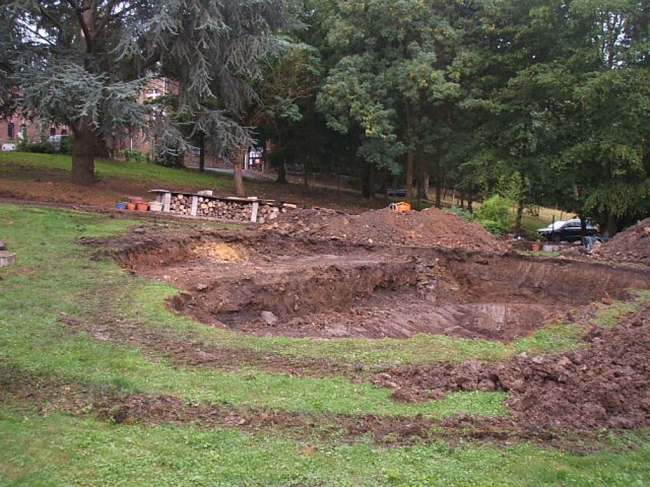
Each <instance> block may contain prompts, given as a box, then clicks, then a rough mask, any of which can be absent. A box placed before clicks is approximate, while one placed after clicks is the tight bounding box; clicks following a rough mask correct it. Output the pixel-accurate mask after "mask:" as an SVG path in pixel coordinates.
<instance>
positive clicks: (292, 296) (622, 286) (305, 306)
mask: <svg viewBox="0 0 650 487" xmlns="http://www.w3.org/2000/svg"><path fill="white" fill-rule="evenodd" d="M370 213H373V214H375V215H373V216H372V218H375V219H376V218H377V216H380V215H381V214H382V211H377V212H370ZM391 213H392V212H388V211H386V214H387V216H386V218H387V219H388V223H385V224H384V228H385V232H384V236H383V237H382V238H384V240H383V242H384V243H383V244H377V243H375V242H374V238H373V237H372V236H376V234H377V228H378V227H373V228H370V229H369V230H368V232H367V233H366V234H365V235H362V234H361V233H357V234H355V235H357V236H356V237H355V238H354V240H355V241H353V242H348V241H344V240H343V239H342V238H340V234H339V231H338V230H336V231H335V232H334V233H333V234H332V233H329V232H326V231H325V229H323V228H321V229H320V231H319V232H320V233H319V234H318V235H311V236H305V235H302V236H296V235H288V234H286V233H285V232H283V231H277V230H275V229H266V230H264V229H251V230H247V231H241V232H237V231H231V232H224V231H217V230H210V229H203V230H193V231H183V232H175V231H163V232H159V231H158V230H156V229H155V228H140V229H139V232H140V233H138V234H133V235H131V236H130V237H128V238H127V239H126V240H124V241H122V242H111V243H110V244H109V245H110V246H111V247H113V248H116V247H117V248H120V249H121V250H120V251H119V252H117V254H116V258H117V259H118V261H119V262H120V263H121V264H122V265H123V266H125V267H127V268H129V269H131V270H133V271H134V272H136V273H138V274H139V275H142V276H144V277H147V278H151V279H158V280H162V281H166V282H170V283H173V284H174V285H175V286H177V287H179V288H180V289H182V290H183V292H182V293H181V294H179V295H178V296H176V297H175V298H174V299H173V300H172V301H171V303H170V305H171V306H172V307H173V308H174V309H175V310H177V311H182V312H184V313H187V314H188V315H190V316H192V317H194V318H195V319H197V320H199V321H202V322H204V323H207V324H210V325H212V326H218V327H224V328H230V329H232V330H236V331H239V332H244V333H252V334H256V335H287V336H293V337H314V338H316V337H318V338H345V337H364V338H383V337H391V338H410V337H412V336H414V335H415V334H418V333H436V334H445V335H449V336H455V337H463V338H485V339H492V340H502V341H509V340H513V339H515V338H517V337H521V336H526V335H529V334H530V333H532V332H533V331H535V330H536V329H538V328H540V327H541V326H543V325H544V324H545V323H548V322H549V321H550V320H553V319H558V318H561V317H565V316H566V315H567V314H570V313H574V310H575V309H576V308H579V307H581V306H584V305H587V304H589V303H591V302H593V301H598V300H601V299H603V298H607V299H611V298H623V297H625V295H626V289H628V288H629V287H638V288H646V287H648V276H647V273H645V272H643V271H642V270H634V269H619V268H616V267H615V266H610V265H607V264H598V263H593V262H586V261H572V260H569V259H563V258H535V257H531V256H527V255H519V254H517V253H515V252H494V251H486V250H468V249H463V248H446V247H443V246H439V245H435V244H434V245H432V246H424V245H419V246H413V245H404V244H402V243H401V239H402V235H403V232H402V231H401V230H400V228H401V227H400V226H397V229H396V228H395V225H392V224H391V223H390V221H391V220H392V219H393V218H394V216H393V215H392V214H391ZM438 213H439V214H441V215H442V218H443V220H444V219H446V218H452V219H457V220H459V221H461V222H462V220H460V219H458V218H457V217H456V216H454V215H448V214H444V212H434V213H432V214H433V215H435V214H438ZM328 218H329V217H328ZM341 218H347V217H341ZM398 218H402V217H398ZM414 218H416V217H414ZM334 219H337V218H334ZM362 221H363V220H362ZM462 223H463V224H467V225H472V224H468V223H466V222H462ZM336 225H337V228H338V226H339V225H341V223H340V222H339V223H337V224H336ZM431 226H432V227H433V230H431V229H429V230H428V231H429V232H430V233H433V232H437V233H438V235H439V239H446V238H459V237H458V236H455V234H453V233H452V232H451V231H449V230H446V231H445V230H444V229H445V226H444V225H440V226H436V225H435V222H432V224H431ZM328 228H330V227H328ZM356 228H357V230H359V229H361V228H365V227H361V226H357V227H356ZM427 228H428V227H427ZM474 231H475V233H476V234H477V235H480V232H482V231H483V230H482V229H480V230H474ZM450 234H451V235H452V236H451V237H448V236H449V235H450ZM350 235H353V234H350ZM368 235H371V236H368ZM391 235H398V237H393V241H392V242H391V237H390V236H391ZM489 238H491V239H492V241H490V240H489V239H488V238H487V237H486V239H485V242H484V243H483V244H481V247H483V249H486V248H492V247H496V248H497V249H499V248H500V245H502V244H501V242H499V241H498V240H497V239H495V238H494V237H491V236H490V237H489ZM369 240H372V243H370V242H369ZM476 241H479V240H478V239H477V240H476ZM362 242H365V243H362ZM420 243H421V244H423V243H424V241H421V242H420Z"/></svg>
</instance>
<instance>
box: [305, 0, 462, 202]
mask: <svg viewBox="0 0 650 487" xmlns="http://www.w3.org/2000/svg"><path fill="white" fill-rule="evenodd" d="M440 5H441V3H440V2H436V1H432V0H429V1H418V0H399V1H389V0H369V1H362V0H355V1H345V2H344V1H338V2H336V1H335V2H334V5H333V15H332V16H331V18H330V19H329V34H328V42H329V45H330V46H331V48H332V49H333V50H334V51H335V52H336V53H337V55H338V57H339V59H340V60H339V61H338V62H337V64H336V65H335V66H334V68H333V69H332V70H331V71H330V73H329V76H328V77H327V80H326V82H325V83H324V85H323V87H322V89H321V92H320V94H319V99H318V104H319V107H320V109H321V110H322V111H323V113H324V114H325V115H326V117H327V119H328V123H329V125H330V126H331V127H332V128H333V129H335V130H338V131H339V132H341V133H346V132H348V131H350V130H358V131H359V133H360V136H361V140H360V141H359V150H358V157H359V159H360V160H361V161H362V162H363V163H365V164H366V165H368V166H369V167H371V168H373V167H374V168H378V169H384V170H388V171H390V172H392V173H398V172H400V171H401V170H402V168H403V167H405V169H406V179H407V185H406V188H407V200H411V199H412V196H413V195H412V186H411V181H412V179H413V178H414V176H415V173H414V164H415V153H416V151H419V150H420V151H421V150H422V146H421V144H420V143H419V141H420V140H421V137H422V133H423V130H426V127H427V126H428V125H429V124H430V120H431V116H432V115H431V114H432V112H433V113H435V112H436V108H435V105H436V103H437V102H439V101H440V100H446V99H453V98H454V97H455V96H457V90H458V85H457V83H455V82H454V81H453V80H451V79H450V78H449V73H448V67H449V65H450V64H451V59H450V58H448V57H445V56H442V53H443V52H444V49H442V47H441V46H443V45H444V43H445V42H448V40H449V39H451V38H453V37H454V35H455V33H454V31H453V29H452V28H451V27H450V26H449V24H448V23H447V22H446V20H445V19H444V18H443V17H442V16H440V15H439V14H438V8H439V7H440ZM369 189H370V188H369V187H366V191H365V193H366V194H365V195H366V196H370V194H369V193H370V191H369Z"/></svg>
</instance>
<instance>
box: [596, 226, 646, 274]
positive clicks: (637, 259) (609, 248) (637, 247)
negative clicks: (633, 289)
mask: <svg viewBox="0 0 650 487" xmlns="http://www.w3.org/2000/svg"><path fill="white" fill-rule="evenodd" d="M594 254H595V256H596V257H597V258H600V259H605V260H609V261H616V262H626V263H633V264H642V265H645V266H650V218H646V219H645V220H643V221H640V222H639V223H637V224H636V225H634V226H632V227H630V228H628V229H627V230H625V231H624V232H621V233H619V234H618V235H616V236H615V237H614V238H613V239H612V240H610V241H609V242H607V243H606V244H604V245H603V246H602V247H599V248H598V249H596V250H595V252H594Z"/></svg>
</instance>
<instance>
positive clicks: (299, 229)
mask: <svg viewBox="0 0 650 487" xmlns="http://www.w3.org/2000/svg"><path fill="white" fill-rule="evenodd" d="M265 228H276V229H278V230H280V231H282V232H284V233H286V234H289V235H291V236H294V237H306V236H310V237H319V238H330V239H336V240H341V241H345V242H349V243H356V244H370V245H408V246H415V247H447V248H462V249H466V250H483V251H491V250H503V249H504V245H503V243H502V242H500V241H499V239H498V238H496V237H495V236H494V235H492V234H491V233H489V232H488V231H487V230H485V229H484V228H483V227H481V226H480V225H478V224H476V223H471V222H467V221H465V220H463V219H462V218H460V217H459V216H456V215H454V214H453V213H449V212H447V211H442V210H438V209H436V208H429V209H426V210H423V211H405V212H398V211H392V210H390V209H388V208H384V209H381V210H374V211H368V212H365V213H361V214H359V215H348V214H342V213H339V212H336V211H333V210H296V211H294V212H292V213H290V216H289V219H287V220H285V221H284V222H278V223H274V224H272V225H267V226H265Z"/></svg>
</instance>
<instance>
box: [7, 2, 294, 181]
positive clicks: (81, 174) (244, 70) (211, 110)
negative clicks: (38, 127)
mask: <svg viewBox="0 0 650 487" xmlns="http://www.w3.org/2000/svg"><path fill="white" fill-rule="evenodd" d="M2 14H3V15H6V16H8V17H9V18H11V19H13V20H12V22H13V23H12V25H13V27H14V28H15V29H16V31H17V33H18V35H17V39H18V42H19V49H18V50H17V54H16V56H15V57H14V59H12V61H13V63H14V64H13V65H14V66H16V69H15V70H16V78H15V81H16V83H17V85H18V86H20V89H21V91H22V95H23V100H22V107H21V108H22V110H23V113H24V114H27V115H29V116H35V117H39V118H41V119H45V120H49V121H52V122H59V123H64V124H66V125H68V126H70V127H71V129H72V131H73V133H74V136H75V143H74V149H73V179H74V181H75V182H77V183H79V184H92V183H93V181H94V169H93V158H94V154H95V152H96V149H97V146H98V145H100V144H101V142H102V140H103V139H104V137H106V136H109V135H111V134H112V133H114V132H115V130H117V128H119V127H122V128H124V127H127V128H145V127H149V126H150V125H151V124H152V122H155V124H154V125H155V126H156V129H157V130H158V132H159V134H164V137H162V138H161V140H164V142H165V143H164V144H163V150H164V149H165V147H173V148H174V149H183V148H184V147H186V146H187V144H188V139H187V137H188V132H187V131H184V130H182V129H181V126H180V125H181V124H182V123H184V122H185V121H187V120H188V119H190V120H192V129H191V131H190V132H189V136H190V137H192V136H193V135H195V134H196V133H197V132H200V133H202V134H204V135H207V136H209V137H211V138H214V139H217V145H218V146H219V147H220V149H221V150H222V151H223V152H227V151H232V150H234V149H236V148H238V147H242V146H246V145H247V144H248V143H249V142H250V138H251V134H250V132H249V130H248V129H247V127H244V126H242V125H241V123H240V121H239V115H240V114H241V113H242V111H243V109H244V107H245V106H246V104H247V103H249V102H250V100H251V99H253V98H254V97H255V92H254V90H253V89H252V88H251V83H252V82H254V81H255V80H256V79H259V78H260V77H261V74H262V67H261V63H262V61H263V60H264V58H266V57H267V56H268V55H269V54H270V53H272V52H277V51H279V50H280V49H281V48H282V46H283V42H282V41H281V40H280V38H278V37H277V36H276V35H275V33H276V32H278V31H279V30H280V29H287V28H289V26H290V19H291V17H290V16H289V15H288V13H287V10H286V9H285V3H284V2H282V1H281V0H259V1H253V2H251V1H248V0H228V1H223V2H216V1H213V0H198V1H197V0H192V1H189V0H166V1H162V2H149V1H145V0H143V1H133V2H123V1H119V2H118V1H115V0H103V1H94V0H68V1H66V2H60V1H58V0H53V1H32V0H16V1H11V2H3V5H2ZM18 53H20V55H18ZM156 76H162V77H165V78H167V79H169V80H171V81H173V82H174V83H175V85H176V87H177V95H178V100H177V106H176V111H175V113H176V114H178V113H180V114H182V116H181V117H171V116H166V114H165V112H164V111H163V110H159V111H157V112H156V113H155V115H156V116H154V113H152V110H151V107H148V106H145V105H143V104H142V103H140V102H139V99H138V98H139V95H140V94H141V93H142V90H143V88H144V87H145V85H146V83H147V81H148V80H149V79H150V78H152V77H156Z"/></svg>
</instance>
